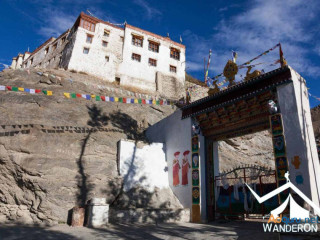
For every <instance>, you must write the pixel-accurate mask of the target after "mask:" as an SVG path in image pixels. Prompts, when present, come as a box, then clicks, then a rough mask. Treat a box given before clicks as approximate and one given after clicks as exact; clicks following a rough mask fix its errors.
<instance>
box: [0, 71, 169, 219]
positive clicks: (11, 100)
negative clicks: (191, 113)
mask: <svg viewBox="0 0 320 240" xmlns="http://www.w3.org/2000/svg"><path fill="white" fill-rule="evenodd" d="M37 71H42V72H43V73H45V74H44V75H42V76H40V75H39V74H37V73H36V71H35V70H32V69H31V71H22V70H15V71H13V70H6V71H5V72H2V73H0V85H4V86H15V87H24V88H32V89H41V90H50V91H53V93H54V94H53V95H52V96H47V95H45V94H43V93H38V94H28V93H23V92H19V90H18V91H17V92H15V91H1V95H0V102H1V104H0V108H1V115H0V222H3V221H5V220H13V221H18V222H19V221H21V222H24V223H32V222H34V223H43V222H44V223H56V222H58V221H61V222H65V221H66V220H67V214H68V210H69V209H71V208H72V207H73V206H75V205H83V204H84V203H85V202H86V201H87V200H88V199H90V198H91V197H93V196H101V195H103V196H106V197H107V198H108V201H109V202H112V201H114V198H115V197H116V196H117V194H118V193H119V192H118V190H119V189H120V187H121V178H119V176H118V169H117V142H118V141H119V140H120V139H127V138H128V139H136V140H144V136H143V131H144V129H146V128H147V127H148V126H149V125H152V124H154V123H156V122H158V121H159V120H161V119H163V118H164V117H166V116H167V115H169V114H171V113H172V112H173V111H174V110H175V109H174V107H172V106H152V105H140V104H123V103H107V102H102V101H94V100H91V101H88V100H85V99H83V98H76V99H67V98H64V97H63V96H64V94H63V93H64V92H76V93H83V94H85V93H91V94H99V95H109V94H110V95H115V94H114V93H110V92H108V90H107V89H99V87H97V86H96V84H102V85H104V86H106V83H103V82H100V81H99V80H98V79H95V78H92V77H90V76H87V75H83V74H79V73H70V72H65V71H58V70H50V71H48V70H41V69H38V70H37ZM110 87H112V88H117V87H118V86H113V85H110ZM119 94H120V95H125V91H123V94H121V92H120V93H119ZM119 94H118V95H119ZM120 97H121V96H120ZM126 97H127V96H126ZM171 194H172V193H171ZM167 196H169V198H170V197H172V198H174V196H170V193H167ZM150 197H152V196H150ZM154 197H155V198H156V196H154ZM165 200H166V199H164V200H163V201H165Z"/></svg>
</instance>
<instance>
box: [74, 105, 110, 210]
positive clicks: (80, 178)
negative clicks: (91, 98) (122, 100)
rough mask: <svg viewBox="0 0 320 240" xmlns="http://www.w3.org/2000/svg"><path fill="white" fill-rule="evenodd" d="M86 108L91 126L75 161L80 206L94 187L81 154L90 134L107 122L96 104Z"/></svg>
mask: <svg viewBox="0 0 320 240" xmlns="http://www.w3.org/2000/svg"><path fill="white" fill-rule="evenodd" d="M87 108H88V114H89V117H90V119H89V120H88V122H87V124H88V125H89V126H91V127H92V128H91V129H90V130H89V131H88V134H87V136H86V137H85V138H84V139H83V140H82V146H81V152H80V156H79V159H78V161H77V165H78V175H77V177H76V179H77V183H78V194H77V204H78V206H82V207H83V206H84V205H85V204H86V202H87V200H88V195H89V194H90V191H91V190H92V188H93V187H94V186H93V185H92V184H90V183H89V181H88V177H87V175H86V173H85V169H84V160H83V156H84V153H85V150H86V147H87V144H88V141H89V139H90V136H91V134H92V133H94V132H96V131H97V130H98V128H101V127H103V126H106V125H107V124H108V122H109V117H108V116H106V115H105V114H103V113H102V111H101V109H99V108H98V107H97V106H96V105H93V106H92V107H89V106H87Z"/></svg>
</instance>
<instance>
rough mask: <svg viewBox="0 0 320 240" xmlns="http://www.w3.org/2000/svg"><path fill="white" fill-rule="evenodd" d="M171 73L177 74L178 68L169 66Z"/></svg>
mask: <svg viewBox="0 0 320 240" xmlns="http://www.w3.org/2000/svg"><path fill="white" fill-rule="evenodd" d="M172 70H174V71H172ZM169 71H170V72H171V73H177V67H176V66H173V65H169Z"/></svg>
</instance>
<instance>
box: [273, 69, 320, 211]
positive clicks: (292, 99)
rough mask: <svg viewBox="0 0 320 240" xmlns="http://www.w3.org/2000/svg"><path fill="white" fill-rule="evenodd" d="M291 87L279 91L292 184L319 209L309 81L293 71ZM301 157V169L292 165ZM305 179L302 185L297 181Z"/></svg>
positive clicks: (319, 171)
mask: <svg viewBox="0 0 320 240" xmlns="http://www.w3.org/2000/svg"><path fill="white" fill-rule="evenodd" d="M290 70H291V76H292V81H293V82H292V83H289V84H286V85H282V86H279V87H278V88H277V95H278V101H279V106H280V111H281V114H282V118H283V125H284V135H285V141H286V151H287V159H288V164H289V172H290V180H291V182H292V183H293V184H294V185H296V186H297V187H298V188H299V189H300V190H301V191H302V192H303V193H304V194H306V195H307V196H308V197H309V198H311V199H312V201H313V202H314V203H315V204H317V205H318V206H319V194H320V192H319V191H320V188H319V187H320V181H319V178H320V175H319V173H320V167H319V159H318V154H317V148H316V142H315V137H314V132H313V126H312V121H311V113H310V104H309V97H308V89H307V86H306V81H305V80H304V79H303V78H302V77H301V76H300V75H299V74H298V73H296V72H295V71H294V70H293V69H291V68H290ZM294 156H299V158H300V161H301V164H300V166H299V168H298V169H296V168H295V166H294V165H293V164H292V160H293V157H294ZM299 175H302V177H303V183H302V184H301V183H299V181H297V179H296V177H297V176H299Z"/></svg>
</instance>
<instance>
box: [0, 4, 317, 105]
mask: <svg viewBox="0 0 320 240" xmlns="http://www.w3.org/2000/svg"><path fill="white" fill-rule="evenodd" d="M87 9H89V11H90V12H91V13H92V14H94V15H95V16H97V17H98V18H101V19H103V20H107V21H110V22H113V23H123V22H124V21H125V20H126V21H127V22H128V23H129V24H131V25H135V26H137V27H140V28H143V29H146V30H149V31H151V32H154V33H157V34H160V35H164V36H165V35H166V34H167V33H169V34H170V37H171V39H173V40H175V41H179V38H180V35H181V36H182V40H183V43H184V44H185V45H186V49H187V50H186V51H187V65H186V66H187V72H188V73H189V74H191V75H193V76H195V77H197V78H199V79H201V80H202V79H203V59H204V57H207V56H208V52H209V49H212V51H213V55H212V56H213V57H212V62H211V67H210V71H209V76H215V75H216V74H219V73H220V72H222V70H223V67H224V65H225V63H226V61H227V60H228V59H230V58H231V51H232V50H235V51H237V52H238V60H237V62H238V63H243V62H245V61H247V60H249V59H251V58H253V57H255V56H257V55H259V54H260V53H262V52H264V51H265V50H267V49H268V48H271V47H272V46H274V45H275V44H277V43H278V42H281V43H282V46H283V52H284V56H285V57H286V59H287V61H288V64H289V65H290V66H292V67H293V68H294V69H296V70H297V71H298V72H299V73H300V74H301V75H302V76H303V77H304V78H306V79H307V84H308V87H309V88H310V93H311V94H313V95H315V96H318V97H320V85H319V83H318V77H319V76H320V66H319V64H320V42H319V40H318V39H319V37H320V36H319V35H320V31H319V30H320V29H319V28H320V24H319V20H320V1H318V0H311V1H308V0H305V1H302V0H290V1H289V0H281V1H280V0H267V1H266V0H247V1H246V0H243V1H240V0H239V1H235V0H234V1H229V0H215V1H213V0H199V1H194V0H192V1H191V0H171V1H169V0H162V1H161V0H132V1H129V0H127V1H122V0H82V1H81V0H61V1H50V0H49V1H45V0H1V1H0V22H1V28H0V34H1V44H0V63H4V64H10V63H11V59H12V57H14V56H16V55H17V53H18V52H24V51H26V50H27V49H28V47H29V48H30V51H33V50H34V49H35V48H36V47H37V46H39V45H40V44H41V43H43V42H44V41H45V40H46V39H48V38H49V37H50V36H54V37H56V36H58V35H59V34H60V33H62V32H64V31H65V30H66V29H67V28H69V27H71V26H72V24H73V23H74V21H75V19H76V18H77V16H78V15H79V13H80V12H81V11H84V12H85V11H86V10H87ZM278 58H279V55H278V50H276V51H274V52H272V53H270V54H268V55H267V56H264V57H263V58H261V59H258V60H257V61H256V62H255V63H272V62H273V61H274V60H276V59H278ZM257 68H258V69H259V68H260V69H265V70H268V69H269V68H268V67H267V66H264V65H259V66H257ZM310 101H311V106H315V105H318V104H319V103H320V102H319V101H317V100H315V99H314V98H312V97H311V98H310Z"/></svg>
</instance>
